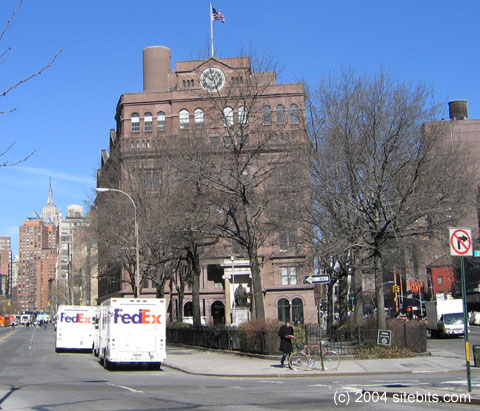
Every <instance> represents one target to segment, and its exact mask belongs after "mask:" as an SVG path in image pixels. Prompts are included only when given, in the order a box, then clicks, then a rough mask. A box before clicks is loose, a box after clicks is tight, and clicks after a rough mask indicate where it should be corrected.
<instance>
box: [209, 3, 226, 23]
mask: <svg viewBox="0 0 480 411" xmlns="http://www.w3.org/2000/svg"><path fill="white" fill-rule="evenodd" d="M216 20H220V21H221V22H222V23H225V16H224V15H223V14H222V13H220V12H219V11H217V10H215V9H214V8H213V7H212V21H216Z"/></svg>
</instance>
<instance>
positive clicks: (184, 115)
mask: <svg viewBox="0 0 480 411" xmlns="http://www.w3.org/2000/svg"><path fill="white" fill-rule="evenodd" d="M178 118H179V120H180V128H188V127H190V113H189V112H188V110H185V109H183V110H182V111H180V113H179V115H178Z"/></svg>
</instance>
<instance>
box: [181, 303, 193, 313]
mask: <svg viewBox="0 0 480 411" xmlns="http://www.w3.org/2000/svg"><path fill="white" fill-rule="evenodd" d="M183 316H184V317H193V304H192V302H191V301H188V302H186V303H185V305H184V306H183Z"/></svg>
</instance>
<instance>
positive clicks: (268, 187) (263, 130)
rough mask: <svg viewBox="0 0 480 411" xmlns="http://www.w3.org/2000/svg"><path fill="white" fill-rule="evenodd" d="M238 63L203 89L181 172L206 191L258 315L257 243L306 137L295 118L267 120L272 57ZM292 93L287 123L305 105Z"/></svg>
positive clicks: (268, 230) (261, 311) (269, 230)
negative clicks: (239, 260) (244, 266)
mask: <svg viewBox="0 0 480 411" xmlns="http://www.w3.org/2000/svg"><path fill="white" fill-rule="evenodd" d="M241 62H242V64H241V67H239V68H238V70H237V73H238V74H236V78H235V79H233V81H230V82H228V83H227V85H226V86H225V87H224V88H222V89H221V90H220V89H217V90H210V92H206V91H205V92H204V93H203V94H202V97H203V98H204V99H205V101H206V107H205V108H206V112H205V123H206V128H207V129H208V130H209V134H208V135H205V133H204V134H203V135H198V133H196V138H195V140H196V143H195V144H193V145H192V146H193V147H195V149H194V150H189V151H188V152H187V151H186V152H185V159H186V160H187V163H188V164H189V170H186V171H187V172H188V173H189V175H190V178H191V179H196V181H198V183H199V184H200V185H202V186H203V187H205V188H206V190H207V191H208V193H209V197H208V201H209V203H210V204H211V206H212V207H213V208H214V209H215V210H216V211H217V216H216V218H215V225H216V229H217V230H218V232H219V234H220V235H221V237H222V238H223V239H224V240H229V241H232V242H234V243H235V244H237V246H238V247H239V248H240V249H241V250H243V253H244V254H245V256H247V257H248V259H249V261H250V268H251V273H252V294H253V295H252V314H253V317H254V318H257V319H264V318H265V308H264V301H263V286H262V277H261V261H260V258H259V249H260V247H262V246H263V245H264V243H265V240H266V239H267V238H269V237H271V235H272V234H273V232H275V231H277V230H278V226H275V225H274V224H273V220H274V219H273V218H272V217H273V216H277V217H278V215H279V213H280V210H279V208H278V204H279V203H280V192H279V190H278V187H279V185H278V183H279V182H280V181H279V180H280V179H281V177H282V173H281V170H286V169H287V168H288V166H289V165H290V164H292V163H294V161H295V160H296V159H298V157H297V156H296V154H297V149H299V148H300V147H302V145H303V146H304V144H305V139H303V138H302V137H303V136H304V134H302V133H301V130H300V132H299V127H298V125H293V126H292V125H290V124H289V128H287V127H286V125H285V121H283V120H279V121H277V119H273V115H274V112H272V111H271V107H270V106H269V105H268V101H269V100H268V98H269V96H270V95H273V94H274V93H275V92H277V93H278V92H281V91H280V89H276V87H277V86H276V77H275V71H274V70H272V71H267V70H266V68H267V67H268V69H271V68H274V67H273V66H272V65H271V63H270V62H269V61H258V62H254V67H253V68H252V67H251V65H250V62H251V60H250V59H249V58H246V57H243V58H242V59H241ZM255 63H258V64H255ZM295 98H296V99H297V101H296V103H297V104H298V106H297V107H298V112H296V113H295V114H294V115H295V116H297V117H298V121H295V122H294V123H295V124H298V123H300V117H301V114H300V110H301V109H302V108H303V106H304V91H303V86H301V85H299V87H298V90H296V97H295ZM282 115H283V116H285V113H282ZM272 122H275V123H274V124H273V127H272ZM292 140H293V141H292ZM188 173H187V175H188ZM283 217H286V216H283ZM278 220H279V219H278V218H277V221H278ZM284 220H285V218H284Z"/></svg>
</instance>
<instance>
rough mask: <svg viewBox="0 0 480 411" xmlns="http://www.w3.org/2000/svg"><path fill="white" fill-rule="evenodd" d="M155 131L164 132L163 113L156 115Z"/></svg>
mask: <svg viewBox="0 0 480 411" xmlns="http://www.w3.org/2000/svg"><path fill="white" fill-rule="evenodd" d="M157 130H165V113H164V112H163V111H159V112H158V113H157Z"/></svg>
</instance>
